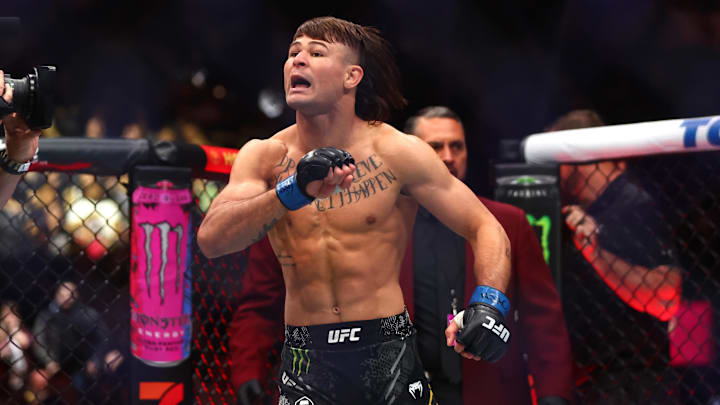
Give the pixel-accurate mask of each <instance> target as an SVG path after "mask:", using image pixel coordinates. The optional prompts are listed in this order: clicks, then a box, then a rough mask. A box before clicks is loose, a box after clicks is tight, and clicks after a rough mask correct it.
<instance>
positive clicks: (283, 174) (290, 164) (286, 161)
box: [274, 155, 296, 184]
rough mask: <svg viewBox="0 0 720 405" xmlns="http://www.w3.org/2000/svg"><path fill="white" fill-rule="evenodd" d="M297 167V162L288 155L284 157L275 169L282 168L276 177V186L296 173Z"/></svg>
mask: <svg viewBox="0 0 720 405" xmlns="http://www.w3.org/2000/svg"><path fill="white" fill-rule="evenodd" d="M295 166H296V164H295V160H293V159H292V158H291V157H290V156H288V155H285V156H283V158H282V160H280V163H278V164H276V165H275V167H274V169H275V170H277V168H280V171H279V172H278V174H277V175H275V184H277V183H278V182H280V181H282V180H284V179H286V178H288V177H290V176H291V175H292V174H293V173H295Z"/></svg>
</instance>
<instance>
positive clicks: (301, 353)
mask: <svg viewBox="0 0 720 405" xmlns="http://www.w3.org/2000/svg"><path fill="white" fill-rule="evenodd" d="M290 350H291V351H292V355H293V362H292V372H293V373H295V374H297V375H298V376H300V375H301V374H302V372H303V363H305V374H307V373H308V372H309V371H310V354H309V353H308V352H309V350H308V349H296V348H294V347H291V348H290Z"/></svg>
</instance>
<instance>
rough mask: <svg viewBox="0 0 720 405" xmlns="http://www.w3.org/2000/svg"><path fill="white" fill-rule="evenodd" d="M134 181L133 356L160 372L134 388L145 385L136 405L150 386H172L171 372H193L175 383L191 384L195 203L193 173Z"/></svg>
mask: <svg viewBox="0 0 720 405" xmlns="http://www.w3.org/2000/svg"><path fill="white" fill-rule="evenodd" d="M134 180H135V186H136V187H135V189H134V190H133V192H132V203H133V206H132V225H131V229H132V231H131V242H130V263H131V264H130V269H131V270H130V296H131V305H130V311H131V316H130V341H131V352H132V354H133V356H134V357H135V358H136V359H138V360H140V361H141V362H142V363H144V364H145V365H147V366H150V367H152V368H156V369H155V370H154V371H153V373H152V381H147V380H145V379H144V380H142V381H137V382H134V383H133V385H134V386H135V384H136V383H139V385H138V395H137V396H133V401H136V400H141V399H143V397H147V394H146V393H144V391H143V389H144V390H145V391H147V390H148V389H149V388H147V387H148V385H147V384H149V383H150V382H152V383H157V382H158V381H160V382H168V381H164V380H167V379H168V378H167V377H168V374H174V372H173V371H172V370H168V369H171V368H176V367H179V368H181V369H184V368H187V369H188V371H187V372H186V374H185V375H183V376H181V380H180V381H172V380H171V381H169V382H175V383H180V384H183V381H182V380H187V381H184V385H185V386H189V385H190V384H191V378H190V376H191V374H190V372H189V367H188V366H187V364H189V363H190V362H189V361H186V360H187V359H188V358H189V357H190V347H191V341H192V294H191V282H190V280H191V278H190V251H191V246H190V240H191V238H192V236H191V230H192V225H191V214H190V213H191V209H192V207H193V205H194V200H193V197H192V195H191V192H190V188H189V187H190V170H189V169H182V168H167V167H163V168H158V167H147V166H140V167H137V168H136V169H135V170H134ZM183 363H185V364H186V365H185V366H184V367H182V366H181V365H183ZM176 371H177V370H176ZM133 377H134V376H133ZM169 382H168V383H169ZM143 387H145V388H143ZM168 388H169V387H168ZM181 391H182V389H177V391H175V390H170V391H168V392H167V395H171V393H173V392H174V394H172V395H175V396H177V395H179V394H178V393H179V392H181ZM163 392H164V391H163ZM183 397H186V396H185V395H183ZM187 398H188V399H189V398H190V396H189V395H188V396H187ZM146 399H151V398H146ZM154 399H161V398H154ZM175 399H182V398H177V397H175ZM173 403H179V402H173Z"/></svg>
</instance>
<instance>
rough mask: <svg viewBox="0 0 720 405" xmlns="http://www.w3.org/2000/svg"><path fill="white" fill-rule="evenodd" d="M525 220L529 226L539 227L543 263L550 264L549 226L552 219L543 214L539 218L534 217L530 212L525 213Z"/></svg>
mask: <svg viewBox="0 0 720 405" xmlns="http://www.w3.org/2000/svg"><path fill="white" fill-rule="evenodd" d="M527 220H528V222H529V223H530V226H537V227H539V228H540V246H542V251H543V258H544V259H545V263H547V264H550V227H551V226H552V221H551V220H550V217H549V216H547V215H543V216H541V217H540V218H535V217H534V216H533V215H531V214H527Z"/></svg>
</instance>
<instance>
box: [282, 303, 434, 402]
mask: <svg viewBox="0 0 720 405" xmlns="http://www.w3.org/2000/svg"><path fill="white" fill-rule="evenodd" d="M278 377H279V379H278V380H279V384H280V385H279V388H280V399H279V401H278V404H279V405H338V404H348V405H354V404H357V405H380V404H382V405H411V404H412V405H420V404H422V405H436V404H437V400H436V399H435V396H434V394H433V392H432V390H431V389H430V386H429V384H428V382H427V379H426V378H425V375H424V371H423V367H422V364H421V363H420V357H419V356H418V352H417V347H416V343H415V333H414V331H413V327H412V323H411V322H410V317H409V316H408V313H407V311H405V312H404V313H402V314H399V315H395V316H391V317H389V318H382V319H373V320H370V321H357V322H343V323H334V324H327V325H313V326H289V325H288V326H286V327H285V346H284V347H283V351H282V364H281V367H280V370H279V376H278Z"/></svg>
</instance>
